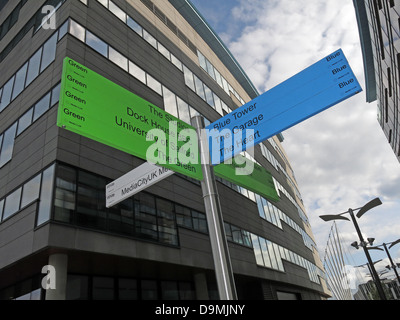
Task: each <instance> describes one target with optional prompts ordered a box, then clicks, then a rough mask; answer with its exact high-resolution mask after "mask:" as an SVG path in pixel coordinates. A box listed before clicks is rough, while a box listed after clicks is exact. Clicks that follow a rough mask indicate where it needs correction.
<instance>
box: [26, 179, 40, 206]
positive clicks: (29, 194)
mask: <svg viewBox="0 0 400 320" xmlns="http://www.w3.org/2000/svg"><path fill="white" fill-rule="evenodd" d="M41 179H42V175H41V174H39V175H37V176H36V177H35V178H33V179H32V180H31V181H29V182H27V183H25V185H24V187H23V191H22V200H21V208H24V207H25V206H27V205H28V204H30V203H32V202H33V201H35V200H37V199H38V198H39V190H40V182H41Z"/></svg>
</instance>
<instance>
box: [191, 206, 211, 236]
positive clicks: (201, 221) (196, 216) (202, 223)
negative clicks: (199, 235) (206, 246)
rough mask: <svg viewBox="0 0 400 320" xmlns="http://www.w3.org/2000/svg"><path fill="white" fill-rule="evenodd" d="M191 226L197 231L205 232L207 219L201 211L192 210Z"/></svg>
mask: <svg viewBox="0 0 400 320" xmlns="http://www.w3.org/2000/svg"><path fill="white" fill-rule="evenodd" d="M192 218H193V228H194V229H195V230H197V231H200V232H204V233H207V232H208V229H207V220H206V216H205V214H203V213H200V212H197V211H194V210H192Z"/></svg>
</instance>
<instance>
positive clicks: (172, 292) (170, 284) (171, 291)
mask: <svg viewBox="0 0 400 320" xmlns="http://www.w3.org/2000/svg"><path fill="white" fill-rule="evenodd" d="M161 299H162V300H179V291H178V283H177V282H176V281H161Z"/></svg>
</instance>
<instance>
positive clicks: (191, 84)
mask: <svg viewBox="0 0 400 320" xmlns="http://www.w3.org/2000/svg"><path fill="white" fill-rule="evenodd" d="M183 72H184V75H185V84H186V85H187V86H188V87H189V88H190V89H192V90H193V91H194V92H196V89H195V87H194V81H193V73H192V71H190V70H189V69H188V68H187V67H186V66H183Z"/></svg>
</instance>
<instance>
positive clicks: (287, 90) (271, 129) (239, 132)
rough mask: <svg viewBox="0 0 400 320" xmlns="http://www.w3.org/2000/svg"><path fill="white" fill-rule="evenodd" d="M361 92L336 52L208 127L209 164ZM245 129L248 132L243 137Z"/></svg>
mask: <svg viewBox="0 0 400 320" xmlns="http://www.w3.org/2000/svg"><path fill="white" fill-rule="evenodd" d="M361 91H362V89H361V86H360V84H359V83H358V80H357V78H356V77H355V75H354V73H353V71H352V70H351V68H350V65H349V63H348V61H347V59H346V57H345V55H344V53H343V51H342V50H341V49H339V50H338V51H336V52H334V53H332V54H330V55H329V56H327V57H325V58H324V59H322V60H320V61H318V62H317V63H315V64H313V65H312V66H310V67H308V68H307V69H305V70H303V71H301V72H300V73H298V74H297V75H295V76H293V77H291V78H290V79H288V80H286V81H284V82H282V83H281V84H279V85H278V86H276V87H274V88H272V89H271V90H269V91H267V92H266V93H264V94H262V95H261V96H259V97H257V98H255V99H254V100H252V101H250V102H248V103H247V104H245V105H243V106H242V107H240V108H239V109H237V110H235V111H233V112H231V113H230V114H228V115H227V116H225V117H223V118H221V119H219V120H218V121H216V122H214V123H212V124H211V125H210V126H208V127H207V129H208V137H209V145H210V154H211V158H212V163H213V164H214V165H215V164H219V163H222V162H224V161H225V160H227V159H230V158H232V157H233V156H235V155H236V154H238V153H240V152H242V151H244V150H246V149H247V148H251V147H252V146H254V145H257V144H259V143H261V142H262V141H264V140H266V139H268V138H271V137H273V136H274V135H276V134H278V133H280V132H282V131H284V130H286V129H288V128H290V127H292V126H294V125H296V124H298V123H300V122H302V121H304V120H306V119H308V118H310V117H312V116H314V115H316V114H317V113H320V112H321V111H324V110H326V109H328V108H330V107H332V106H334V105H336V104H337V103H339V102H341V101H343V100H346V99H348V98H350V97H351V96H353V95H355V94H357V93H359V92H361ZM246 130H252V131H248V132H247V135H246Z"/></svg>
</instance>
